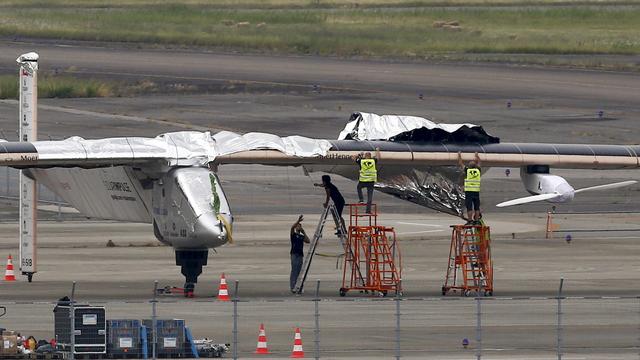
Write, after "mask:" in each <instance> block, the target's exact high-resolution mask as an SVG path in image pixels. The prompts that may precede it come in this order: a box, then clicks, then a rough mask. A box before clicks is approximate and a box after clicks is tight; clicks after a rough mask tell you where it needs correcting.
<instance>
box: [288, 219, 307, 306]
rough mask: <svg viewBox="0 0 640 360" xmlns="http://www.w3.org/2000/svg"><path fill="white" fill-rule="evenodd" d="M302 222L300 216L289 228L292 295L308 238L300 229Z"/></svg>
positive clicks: (290, 285)
mask: <svg viewBox="0 0 640 360" xmlns="http://www.w3.org/2000/svg"><path fill="white" fill-rule="evenodd" d="M302 220H304V217H303V216H302V215H300V216H299V217H298V221H296V222H295V223H293V225H292V226H291V251H290V252H289V254H291V275H290V276H289V287H290V288H291V292H292V293H293V292H294V291H293V289H294V288H295V287H296V281H297V280H298V275H300V269H302V261H303V259H304V251H303V249H304V243H307V244H308V243H309V242H310V241H309V237H308V236H307V234H306V233H305V231H304V229H303V228H302Z"/></svg>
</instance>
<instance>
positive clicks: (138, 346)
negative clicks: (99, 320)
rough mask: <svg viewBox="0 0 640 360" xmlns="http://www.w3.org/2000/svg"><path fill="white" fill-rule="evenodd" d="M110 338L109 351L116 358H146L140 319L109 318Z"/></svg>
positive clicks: (108, 342)
mask: <svg viewBox="0 0 640 360" xmlns="http://www.w3.org/2000/svg"><path fill="white" fill-rule="evenodd" d="M107 328H108V334H109V339H108V341H107V353H108V354H109V356H110V357H115V358H128V357H131V358H142V359H146V358H147V357H146V349H143V335H145V336H146V334H143V333H144V332H145V331H144V330H143V328H142V324H141V322H140V320H131V319H126V320H124V319H119V320H108V321H107Z"/></svg>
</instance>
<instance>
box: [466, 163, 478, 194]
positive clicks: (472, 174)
mask: <svg viewBox="0 0 640 360" xmlns="http://www.w3.org/2000/svg"><path fill="white" fill-rule="evenodd" d="M464 191H471V192H480V169H477V168H469V169H467V176H466V177H465V178H464Z"/></svg>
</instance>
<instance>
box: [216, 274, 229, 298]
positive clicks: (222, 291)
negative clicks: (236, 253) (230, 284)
mask: <svg viewBox="0 0 640 360" xmlns="http://www.w3.org/2000/svg"><path fill="white" fill-rule="evenodd" d="M218 300H220V301H229V300H230V299H229V290H228V289H227V279H225V278H224V273H222V276H221V277H220V287H219V288H218Z"/></svg>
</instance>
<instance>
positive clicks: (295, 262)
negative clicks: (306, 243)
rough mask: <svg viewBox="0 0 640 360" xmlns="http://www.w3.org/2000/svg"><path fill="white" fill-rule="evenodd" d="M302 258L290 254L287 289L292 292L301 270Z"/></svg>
mask: <svg viewBox="0 0 640 360" xmlns="http://www.w3.org/2000/svg"><path fill="white" fill-rule="evenodd" d="M303 258H304V257H303V256H302V255H299V254H291V276H289V287H290V288H291V290H293V288H294V287H296V281H298V275H300V270H301V269H302V261H303Z"/></svg>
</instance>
